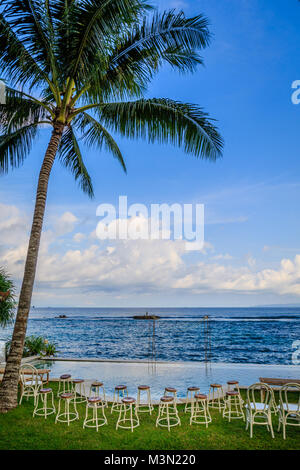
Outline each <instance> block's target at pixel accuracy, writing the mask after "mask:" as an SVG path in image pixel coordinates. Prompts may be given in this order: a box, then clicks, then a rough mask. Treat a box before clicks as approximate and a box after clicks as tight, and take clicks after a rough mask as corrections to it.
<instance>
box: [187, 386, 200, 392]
mask: <svg viewBox="0 0 300 470" xmlns="http://www.w3.org/2000/svg"><path fill="white" fill-rule="evenodd" d="M198 390H200V388H199V387H188V391H189V392H198Z"/></svg>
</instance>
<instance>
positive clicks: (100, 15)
mask: <svg viewBox="0 0 300 470" xmlns="http://www.w3.org/2000/svg"><path fill="white" fill-rule="evenodd" d="M1 4H2V11H1V13H0V70H1V74H2V75H4V78H6V80H7V93H6V104H5V105H1V106H0V126H1V136H0V169H1V171H2V172H4V173H5V172H7V171H9V169H10V168H15V167H18V166H20V165H21V164H22V163H23V161H24V159H25V158H26V156H27V155H28V154H29V153H30V150H31V148H32V145H33V142H34V139H35V137H36V136H37V133H38V131H39V128H41V127H44V128H45V127H47V126H48V127H50V126H51V128H52V132H51V137H50V141H49V145H48V148H47V150H46V153H45V156H44V159H43V163H42V165H41V170H40V174H39V179H38V186H37V193H36V203H35V209H34V215H33V222H32V229H31V234H30V239H29V246H28V252H27V258H26V262H25V271H24V278H23V283H22V287H21V291H20V297H19V304H18V309H17V315H16V320H15V325H14V331H13V336H12V343H11V348H10V354H9V356H8V359H7V364H6V369H5V374H4V378H3V381H2V386H1V389H0V410H2V411H7V410H9V409H11V408H14V407H15V406H16V405H17V385H18V373H19V367H20V363H21V358H22V351H23V346H24V339H25V335H26V328H27V320H28V314H29V310H30V303H31V296H32V290H33V284H34V278H35V272H36V265H37V259H38V251H39V245H40V238H41V231H42V225H43V218H44V212H45V204H46V198H47V188H48V182H49V176H50V173H51V169H52V166H53V163H54V160H55V158H56V157H57V158H58V159H59V160H60V161H61V162H62V164H63V165H64V166H65V167H66V168H68V169H69V170H70V171H71V172H72V173H73V175H74V177H75V179H76V180H77V181H78V183H79V185H80V186H81V188H82V189H83V191H84V192H85V193H87V194H88V195H89V196H91V197H92V196H93V187H92V182H91V177H90V175H89V174H88V171H87V168H86V166H85V163H84V160H83V157H82V153H81V150H80V146H79V143H78V136H80V137H81V138H82V139H83V141H84V142H85V143H86V144H87V145H90V146H95V147H96V148H97V149H98V150H99V151H100V150H101V149H103V148H104V149H105V150H106V151H107V152H110V153H111V154H112V155H113V156H114V157H115V158H117V159H118V161H119V162H120V164H121V166H122V167H123V170H124V171H126V166H125V162H124V158H123V156H122V154H121V152H120V149H119V147H118V145H117V143H116V142H115V140H114V138H113V136H112V135H111V134H110V132H113V133H119V134H120V135H122V136H125V137H127V138H131V139H133V138H134V139H136V138H139V137H141V138H144V139H147V140H148V141H149V142H154V141H158V142H163V143H171V144H173V145H176V146H178V147H180V148H183V149H184V151H185V152H187V153H191V154H194V155H195V156H197V157H201V158H208V159H210V160H216V159H217V158H218V157H219V156H221V152H222V145H223V142H222V138H221V136H220V135H219V133H218V130H217V128H216V127H215V126H214V124H213V121H212V120H211V119H210V118H209V116H208V115H207V114H206V113H205V112H204V111H203V109H202V108H200V107H198V106H196V105H192V104H187V103H181V102H178V101H174V100H171V99H166V98H151V99H143V96H144V93H145V90H146V89H147V85H148V83H149V82H150V80H151V79H152V77H153V76H154V74H155V73H156V72H157V71H158V70H159V68H160V67H161V65H163V64H169V65H170V66H171V67H172V68H173V69H177V70H179V71H181V72H193V71H194V70H195V68H196V67H197V65H199V64H202V58H201V57H200V56H199V50H200V49H203V48H205V47H206V46H208V45H209V42H210V33H209V30H208V21H207V19H206V18H205V17H204V16H203V15H198V16H195V17H192V18H187V17H186V16H185V15H184V13H183V12H182V11H179V12H176V11H175V10H171V11H165V12H163V13H158V12H157V11H155V10H154V9H152V8H151V7H150V6H149V5H148V4H146V3H145V0H4V1H2V2H1Z"/></svg>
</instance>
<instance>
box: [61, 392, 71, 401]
mask: <svg viewBox="0 0 300 470" xmlns="http://www.w3.org/2000/svg"><path fill="white" fill-rule="evenodd" d="M60 398H63V399H65V400H68V399H69V398H74V393H61V395H60Z"/></svg>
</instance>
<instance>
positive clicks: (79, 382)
mask: <svg viewBox="0 0 300 470" xmlns="http://www.w3.org/2000/svg"><path fill="white" fill-rule="evenodd" d="M72 382H73V384H83V382H84V380H83V379H73V380H72Z"/></svg>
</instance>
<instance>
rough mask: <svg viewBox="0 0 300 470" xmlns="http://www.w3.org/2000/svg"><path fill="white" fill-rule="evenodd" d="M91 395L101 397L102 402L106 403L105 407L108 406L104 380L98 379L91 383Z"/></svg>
mask: <svg viewBox="0 0 300 470" xmlns="http://www.w3.org/2000/svg"><path fill="white" fill-rule="evenodd" d="M90 397H100V398H101V400H102V402H103V403H104V406H105V408H106V407H107V406H108V403H107V400H106V395H105V388H104V383H103V382H98V381H96V382H93V383H92V384H91V386H90Z"/></svg>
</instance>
